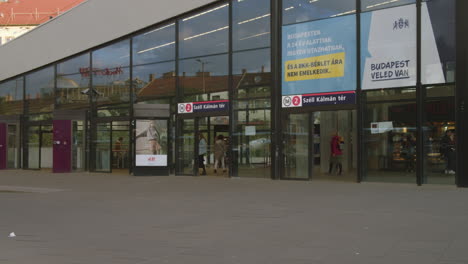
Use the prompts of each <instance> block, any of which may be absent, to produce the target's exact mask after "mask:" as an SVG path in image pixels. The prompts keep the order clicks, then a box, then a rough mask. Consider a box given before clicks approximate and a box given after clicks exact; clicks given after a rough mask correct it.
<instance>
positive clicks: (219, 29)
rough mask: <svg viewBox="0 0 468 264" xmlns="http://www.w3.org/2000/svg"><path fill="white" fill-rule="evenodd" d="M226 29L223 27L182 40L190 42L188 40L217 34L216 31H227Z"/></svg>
mask: <svg viewBox="0 0 468 264" xmlns="http://www.w3.org/2000/svg"><path fill="white" fill-rule="evenodd" d="M228 28H229V26H225V27H222V28H218V29H215V30H211V31H207V32H204V33H201V34H198V35H194V36H191V37H188V38H184V40H190V39H194V38H198V37H201V36H204V35H208V34H211V33H214V32H217V31H221V30H225V29H228Z"/></svg>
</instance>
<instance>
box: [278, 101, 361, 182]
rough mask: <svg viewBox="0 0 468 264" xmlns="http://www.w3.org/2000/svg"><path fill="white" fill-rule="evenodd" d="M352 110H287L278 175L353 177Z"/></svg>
mask: <svg viewBox="0 0 468 264" xmlns="http://www.w3.org/2000/svg"><path fill="white" fill-rule="evenodd" d="M356 125H357V124H356V110H338V111H320V112H307V113H289V114H287V115H286V119H285V122H284V127H283V131H284V132H283V164H284V165H283V172H282V174H281V178H282V179H293V180H336V181H355V180H356V177H357V172H356V168H357V140H356V139H357V127H356Z"/></svg>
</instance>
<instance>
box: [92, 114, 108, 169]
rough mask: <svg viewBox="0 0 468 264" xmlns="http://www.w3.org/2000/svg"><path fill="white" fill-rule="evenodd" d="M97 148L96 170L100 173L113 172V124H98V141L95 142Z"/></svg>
mask: <svg viewBox="0 0 468 264" xmlns="http://www.w3.org/2000/svg"><path fill="white" fill-rule="evenodd" d="M93 145H94V148H95V158H96V159H95V160H94V162H95V170H96V171H98V172H110V171H111V167H110V165H111V124H110V123H103V124H97V127H96V139H94V140H93Z"/></svg>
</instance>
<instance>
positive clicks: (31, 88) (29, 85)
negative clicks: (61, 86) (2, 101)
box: [26, 67, 54, 98]
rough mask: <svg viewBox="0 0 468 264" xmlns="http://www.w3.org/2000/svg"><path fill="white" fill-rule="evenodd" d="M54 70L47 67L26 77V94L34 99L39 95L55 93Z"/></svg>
mask: <svg viewBox="0 0 468 264" xmlns="http://www.w3.org/2000/svg"><path fill="white" fill-rule="evenodd" d="M53 83H54V68H53V67H47V68H45V69H42V70H39V71H37V72H34V73H31V74H28V75H26V94H28V95H31V97H32V98H34V97H35V95H36V94H38V93H41V92H42V93H48V94H49V93H52V92H53V91H54V85H53Z"/></svg>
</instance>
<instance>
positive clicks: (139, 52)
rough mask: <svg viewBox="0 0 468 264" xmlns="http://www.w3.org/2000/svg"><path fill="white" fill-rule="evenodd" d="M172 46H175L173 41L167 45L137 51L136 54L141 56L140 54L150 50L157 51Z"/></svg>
mask: <svg viewBox="0 0 468 264" xmlns="http://www.w3.org/2000/svg"><path fill="white" fill-rule="evenodd" d="M173 44H175V41H173V42H169V43H166V44H162V45H159V46H156V47H152V48H149V49H145V50H141V51H138V52H137V53H138V54H141V53H144V52H147V51H150V50H155V49H159V48H162V47H166V46H169V45H173Z"/></svg>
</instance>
